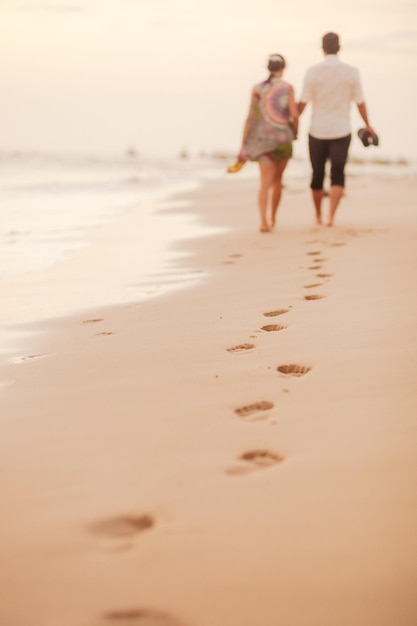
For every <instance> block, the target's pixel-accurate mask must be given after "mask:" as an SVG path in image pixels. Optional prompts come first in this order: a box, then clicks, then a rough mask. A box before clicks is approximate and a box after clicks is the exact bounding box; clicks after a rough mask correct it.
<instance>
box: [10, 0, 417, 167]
mask: <svg viewBox="0 0 417 626" xmlns="http://www.w3.org/2000/svg"><path fill="white" fill-rule="evenodd" d="M329 30H332V31H336V32H338V33H339V34H340V37H341V44H342V50H341V53H340V58H341V59H342V60H344V61H346V62H348V63H351V64H353V65H356V66H357V67H359V70H360V73H361V77H362V83H363V87H364V92H365V97H366V101H367V104H368V108H369V111H370V119H371V123H372V125H373V126H374V127H375V128H376V130H377V131H378V133H379V135H380V139H381V147H380V149H379V152H378V155H379V156H388V157H392V158H400V157H406V158H411V159H417V146H416V140H415V138H416V134H417V133H416V128H417V124H416V117H415V116H416V113H415V108H416V100H417V87H416V84H417V81H416V75H417V2H416V1H415V0H414V1H413V2H410V1H409V0H398V1H397V2H396V3H393V2H392V1H389V0H350V2H346V0H322V1H321V2H320V3H319V5H317V4H316V3H314V2H311V0H298V1H297V2H292V3H285V4H284V3H279V2H277V1H276V0H210V2H204V3H200V2H198V0H0V76H1V84H2V96H1V98H0V150H40V151H71V152H74V151H76V152H90V153H92V152H116V153H122V152H124V151H125V150H126V149H128V148H129V147H135V148H136V149H137V150H138V152H139V153H142V154H144V155H146V154H153V155H170V154H177V153H178V152H179V151H180V150H181V149H182V148H187V149H188V150H189V151H190V152H191V153H198V152H200V151H206V152H212V151H214V150H218V151H221V150H226V151H237V150H238V148H239V144H240V138H241V132H242V127H243V122H244V119H245V117H246V113H247V108H248V104H249V96H250V91H251V88H252V86H253V84H255V83H256V82H259V81H261V80H263V79H264V78H265V77H266V76H267V72H266V69H265V64H266V60H267V57H268V55H269V54H270V53H273V52H279V53H281V54H283V55H284V56H285V57H286V59H287V63H288V67H287V70H286V73H285V78H286V79H287V80H288V81H289V82H291V83H292V84H293V85H294V88H295V92H296V97H298V96H299V94H300V92H301V87H302V80H303V76H304V74H305V71H306V69H307V67H308V66H309V65H311V64H313V63H316V62H318V61H320V60H321V59H322V53H321V49H320V43H321V36H322V35H323V34H324V33H325V32H327V31H329ZM308 118H309V111H308V109H307V111H306V113H305V114H304V115H303V117H302V118H301V133H300V139H299V140H298V142H296V144H295V153H296V154H297V153H298V154H300V156H303V155H305V154H306V136H307V132H308ZM360 126H361V121H360V118H359V116H358V115H357V113H356V111H354V109H352V128H353V132H356V130H357V129H358V128H359V127H360ZM352 150H354V151H355V152H356V153H359V154H369V152H368V151H369V150H374V148H370V149H367V152H366V153H365V152H364V149H363V148H362V147H361V145H360V144H359V140H357V142H355V143H354V144H353V145H352ZM361 150H362V151H361ZM375 154H376V153H375Z"/></svg>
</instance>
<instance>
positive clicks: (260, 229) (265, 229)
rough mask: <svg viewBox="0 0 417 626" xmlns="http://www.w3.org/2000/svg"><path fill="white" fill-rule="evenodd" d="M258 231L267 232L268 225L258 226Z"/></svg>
mask: <svg viewBox="0 0 417 626" xmlns="http://www.w3.org/2000/svg"><path fill="white" fill-rule="evenodd" d="M259 232H260V233H269V228H268V225H267V224H266V225H265V226H261V227H260V228H259Z"/></svg>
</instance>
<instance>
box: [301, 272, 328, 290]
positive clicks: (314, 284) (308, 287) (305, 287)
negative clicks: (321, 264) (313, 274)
mask: <svg viewBox="0 0 417 626" xmlns="http://www.w3.org/2000/svg"><path fill="white" fill-rule="evenodd" d="M317 276H320V274H317ZM322 285H323V283H313V284H312V285H304V289H314V287H321V286H322Z"/></svg>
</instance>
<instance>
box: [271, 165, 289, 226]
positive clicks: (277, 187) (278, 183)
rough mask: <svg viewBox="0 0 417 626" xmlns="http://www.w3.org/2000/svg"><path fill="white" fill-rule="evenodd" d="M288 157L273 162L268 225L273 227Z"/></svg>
mask: <svg viewBox="0 0 417 626" xmlns="http://www.w3.org/2000/svg"><path fill="white" fill-rule="evenodd" d="M288 161H289V159H284V160H283V161H279V163H275V164H274V165H275V178H274V182H273V188H272V204H271V223H270V227H271V228H274V226H275V218H276V214H277V211H278V207H279V203H280V200H281V194H282V175H283V173H284V170H285V168H286V167H287V165H288Z"/></svg>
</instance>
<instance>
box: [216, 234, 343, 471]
mask: <svg viewBox="0 0 417 626" xmlns="http://www.w3.org/2000/svg"><path fill="white" fill-rule="evenodd" d="M318 243H321V242H320V241H317V240H314V241H308V242H306V244H309V245H314V246H316V245H317V244H318ZM329 245H331V246H343V245H345V243H344V242H342V241H340V242H334V243H330V244H329ZM307 256H308V257H309V259H310V261H311V262H310V265H309V266H308V269H309V270H310V271H313V272H318V273H317V274H316V277H317V278H320V279H321V280H327V281H328V280H329V279H330V278H331V276H332V274H329V273H326V272H325V271H324V270H323V264H324V263H325V261H326V259H325V258H323V257H322V252H321V250H309V251H308V252H307ZM323 284H324V283H323V282H314V283H311V284H307V285H304V289H306V290H307V291H308V293H307V294H306V295H305V296H304V300H321V299H322V298H325V296H324V295H321V294H318V293H311V291H310V290H311V289H315V288H317V287H321V286H322V285H323ZM288 312H289V308H288V309H277V310H275V311H267V312H265V313H263V315H264V316H265V317H267V318H275V317H278V316H281V315H285V314H286V313H288ZM286 328H287V326H285V325H284V324H278V323H276V324H265V325H264V326H262V327H261V330H263V331H266V332H278V331H281V330H285V329H286ZM255 347H256V346H255V344H253V343H241V344H238V345H236V346H231V347H230V348H227V351H228V352H232V353H238V352H242V351H245V350H252V349H254V348H255ZM276 369H277V371H278V372H279V373H280V374H281V375H284V376H288V377H300V376H304V375H305V374H307V373H308V372H309V371H310V370H311V369H312V368H311V367H310V366H308V365H300V364H296V363H283V364H281V365H278V366H277V368H276ZM283 391H288V390H287V389H283ZM273 408H274V403H273V402H270V401H268V400H259V401H256V402H253V403H251V404H247V405H245V406H241V407H238V408H237V409H235V411H234V412H235V414H236V415H237V416H238V417H239V418H240V419H242V420H244V421H258V420H261V419H266V418H267V417H268V414H267V413H266V412H267V411H270V410H271V409H273ZM237 461H238V462H239V465H236V466H234V467H231V468H229V469H228V470H227V473H228V474H230V475H241V474H245V473H247V472H250V471H253V470H256V469H262V468H266V467H271V466H272V465H275V464H277V463H282V462H283V461H284V457H283V456H282V455H281V454H279V453H277V452H274V451H271V450H268V449H262V448H260V449H253V450H248V451H246V452H244V453H243V454H241V455H240V456H239V457H238V458H237Z"/></svg>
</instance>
